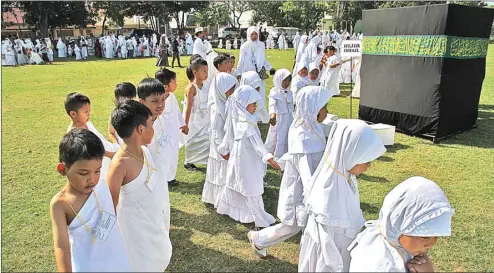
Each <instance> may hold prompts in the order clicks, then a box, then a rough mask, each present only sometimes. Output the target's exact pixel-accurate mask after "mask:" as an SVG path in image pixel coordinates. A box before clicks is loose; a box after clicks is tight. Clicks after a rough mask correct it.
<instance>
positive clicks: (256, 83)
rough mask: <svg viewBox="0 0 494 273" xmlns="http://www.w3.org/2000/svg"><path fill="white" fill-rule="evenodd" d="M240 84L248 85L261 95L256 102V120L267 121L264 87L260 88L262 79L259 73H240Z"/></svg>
mask: <svg viewBox="0 0 494 273" xmlns="http://www.w3.org/2000/svg"><path fill="white" fill-rule="evenodd" d="M240 85H249V86H250V87H252V88H254V89H255V90H256V91H257V92H259V95H261V99H260V100H259V103H258V104H257V106H258V109H257V111H256V114H255V116H256V117H258V121H260V122H262V123H267V122H268V121H269V113H268V111H267V110H266V102H265V99H264V98H265V93H264V89H262V87H263V86H262V80H261V78H260V77H259V75H258V74H257V73H256V72H255V71H248V72H245V73H243V74H242V78H241V79H240Z"/></svg>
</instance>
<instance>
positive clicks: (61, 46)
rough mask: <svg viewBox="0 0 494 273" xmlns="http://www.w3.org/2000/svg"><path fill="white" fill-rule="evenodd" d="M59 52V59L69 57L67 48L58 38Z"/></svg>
mask: <svg viewBox="0 0 494 273" xmlns="http://www.w3.org/2000/svg"><path fill="white" fill-rule="evenodd" d="M57 50H58V57H59V58H65V57H66V56H67V46H66V45H65V43H64V42H62V38H58V42H57Z"/></svg>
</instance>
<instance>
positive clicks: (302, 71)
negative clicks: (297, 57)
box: [290, 62, 309, 101]
mask: <svg viewBox="0 0 494 273" xmlns="http://www.w3.org/2000/svg"><path fill="white" fill-rule="evenodd" d="M308 74H309V70H308V66H307V65H306V64H305V63H304V62H299V63H297V65H296V66H295V69H294V70H293V80H292V84H291V86H290V90H291V91H292V93H293V100H294V101H297V92H298V90H300V89H301V88H303V87H305V86H307V84H308V77H307V75H308Z"/></svg>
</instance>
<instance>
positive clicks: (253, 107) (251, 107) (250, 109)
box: [247, 102, 257, 115]
mask: <svg viewBox="0 0 494 273" xmlns="http://www.w3.org/2000/svg"><path fill="white" fill-rule="evenodd" d="M256 110H257V104H256V103H255V102H254V103H251V104H248V105H247V112H249V113H250V114H251V115H253V114H254V113H255V112H256Z"/></svg>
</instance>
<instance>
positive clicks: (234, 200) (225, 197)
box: [216, 85, 275, 227]
mask: <svg viewBox="0 0 494 273" xmlns="http://www.w3.org/2000/svg"><path fill="white" fill-rule="evenodd" d="M233 99H234V100H233V101H232V107H231V109H233V110H231V111H229V113H228V117H227V119H228V120H227V122H228V121H230V122H231V125H232V126H231V127H229V128H230V129H232V130H231V131H227V134H226V136H225V139H228V138H229V137H231V136H230V135H229V134H230V133H233V135H234V141H233V147H232V149H231V152H230V159H229V160H228V170H227V182H226V186H225V189H224V190H223V192H222V193H221V195H220V197H219V200H218V206H217V209H216V211H217V212H218V213H219V214H225V215H228V216H230V218H232V219H234V220H235V221H239V222H241V223H251V222H255V225H256V226H257V227H267V226H269V225H271V224H273V223H274V222H275V219H274V217H273V216H272V215H271V214H269V213H267V212H266V211H265V210H264V203H263V200H262V194H263V193H264V183H263V180H264V172H265V168H266V162H267V161H268V160H269V159H271V158H273V155H272V154H270V153H269V152H268V151H267V150H266V148H265V147H264V144H263V143H262V139H261V132H260V131H259V128H258V127H257V123H256V118H255V117H254V116H253V115H250V114H249V113H248V112H247V110H246V107H247V105H248V104H251V103H255V102H256V101H258V100H259V99H260V95H259V93H258V92H257V91H256V90H255V89H253V88H252V87H249V86H245V85H244V86H240V87H239V88H238V89H237V90H236V91H235V93H234V94H233ZM239 112H241V113H239ZM225 127H228V123H227V126H225ZM232 131H233V132H232ZM220 149H221V147H220Z"/></svg>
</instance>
